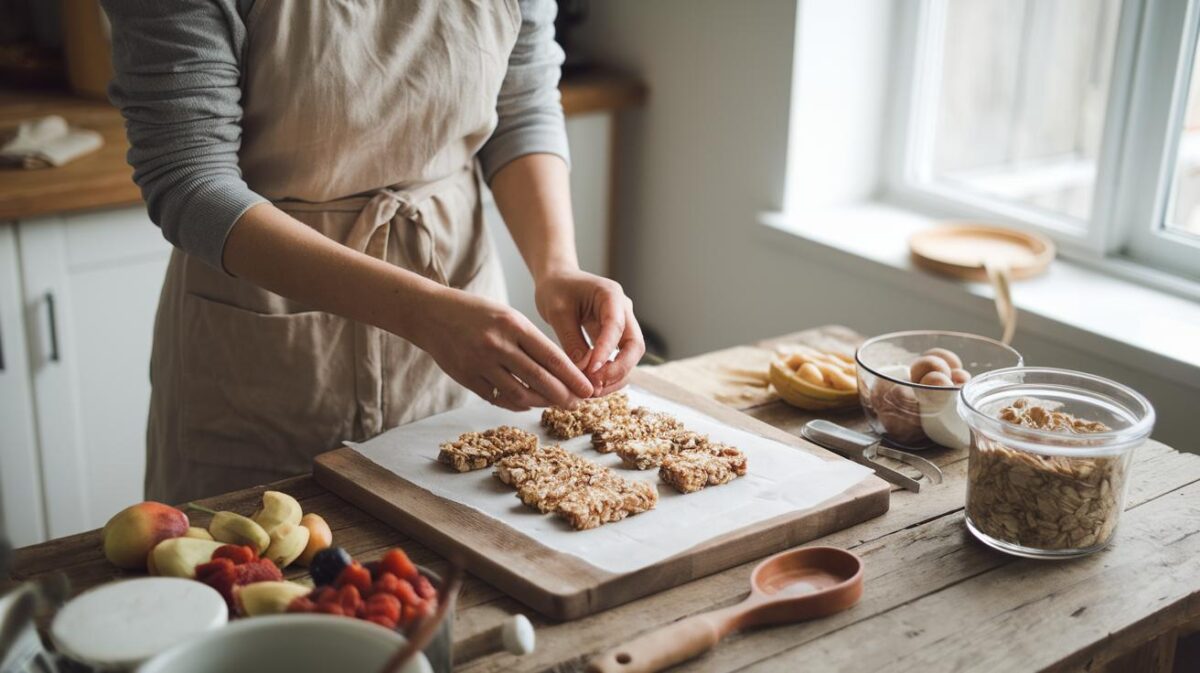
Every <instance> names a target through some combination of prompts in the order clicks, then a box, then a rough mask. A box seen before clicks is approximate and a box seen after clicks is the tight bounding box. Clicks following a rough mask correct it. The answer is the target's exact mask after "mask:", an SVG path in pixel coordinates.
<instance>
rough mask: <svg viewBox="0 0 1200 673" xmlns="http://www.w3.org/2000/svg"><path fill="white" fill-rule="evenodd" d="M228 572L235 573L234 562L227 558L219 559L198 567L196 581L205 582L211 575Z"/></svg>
mask: <svg viewBox="0 0 1200 673" xmlns="http://www.w3.org/2000/svg"><path fill="white" fill-rule="evenodd" d="M226 572H233V561H230V560H229V559H227V558H218V559H215V560H213V561H209V562H208V563H201V564H200V565H198V566H196V579H197V580H199V581H201V582H204V581H205V579H206V578H208V577H209V576H211V575H216V574H218V573H226Z"/></svg>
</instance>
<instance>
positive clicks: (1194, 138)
mask: <svg viewBox="0 0 1200 673" xmlns="http://www.w3.org/2000/svg"><path fill="white" fill-rule="evenodd" d="M1195 58H1197V59H1200V50H1197V52H1196V57H1195ZM1196 66H1197V62H1193V64H1192V81H1191V83H1190V85H1189V87H1188V97H1187V109H1186V110H1185V112H1184V117H1183V128H1182V129H1181V130H1180V133H1179V151H1178V153H1177V154H1176V155H1175V156H1176V159H1175V177H1174V179H1173V180H1172V181H1171V196H1170V201H1169V202H1168V203H1169V204H1170V206H1169V207H1168V209H1167V219H1166V228H1167V229H1169V230H1171V231H1173V232H1175V233H1180V234H1187V235H1191V236H1200V68H1198V67H1196Z"/></svg>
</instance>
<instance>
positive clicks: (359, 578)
mask: <svg viewBox="0 0 1200 673" xmlns="http://www.w3.org/2000/svg"><path fill="white" fill-rule="evenodd" d="M347 584H349V585H351V586H354V587H357V588H358V592H359V594H360V595H361V594H363V593H367V592H369V591H370V590H371V573H370V571H368V570H367V569H366V568H364V567H363V566H362V564H361V563H358V562H355V563H352V564H350V565H348V566H346V567H345V568H343V569H342V572H341V574H339V575H338V578H337V581H335V582H334V583H333V585H334V586H335V587H338V588H339V589H340V588H342V587H344V586H346V585H347Z"/></svg>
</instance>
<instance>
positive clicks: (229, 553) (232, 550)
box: [212, 544, 258, 565]
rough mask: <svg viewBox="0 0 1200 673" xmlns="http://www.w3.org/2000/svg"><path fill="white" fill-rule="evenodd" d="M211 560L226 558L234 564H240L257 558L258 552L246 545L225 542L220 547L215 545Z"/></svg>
mask: <svg viewBox="0 0 1200 673" xmlns="http://www.w3.org/2000/svg"><path fill="white" fill-rule="evenodd" d="M212 558H213V560H214V561H215V560H217V559H219V558H227V559H229V560H230V561H233V564H234V565H242V564H243V563H249V562H251V561H256V560H258V552H255V551H254V549H253V548H251V547H247V546H246V545H238V544H227V545H224V546H222V547H217V550H216V551H214V552H213V554H212Z"/></svg>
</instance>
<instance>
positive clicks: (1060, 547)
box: [958, 367, 1154, 558]
mask: <svg viewBox="0 0 1200 673" xmlns="http://www.w3.org/2000/svg"><path fill="white" fill-rule="evenodd" d="M958 412H959V414H960V415H961V416H962V418H963V420H964V421H966V423H967V426H968V428H969V429H970V433H971V446H970V458H969V463H968V468H967V504H966V518H967V528H968V529H969V530H970V531H971V533H972V534H973V535H975V537H977V538H978V539H979V540H981V541H982V542H983V543H984V544H987V545H989V546H991V547H994V548H996V549H999V550H1001V551H1004V552H1008V553H1010V554H1015V555H1017V556H1025V557H1029V558H1070V557H1074V556H1082V555H1085V554H1090V553H1092V552H1096V551H1099V550H1100V549H1103V548H1104V547H1105V546H1106V545H1107V544H1108V543H1109V542H1110V541H1111V540H1112V536H1113V533H1114V532H1115V531H1116V528H1117V520H1118V519H1119V518H1120V516H1121V510H1122V509H1124V507H1125V493H1126V490H1127V489H1128V486H1129V468H1130V464H1131V462H1132V458H1133V452H1134V450H1135V449H1136V448H1137V447H1138V446H1141V444H1142V443H1144V442H1145V441H1146V438H1147V437H1149V436H1150V431H1151V430H1152V429H1153V427H1154V408H1153V407H1152V406H1151V405H1150V402H1149V401H1148V400H1146V398H1145V397H1143V396H1142V395H1140V394H1138V393H1137V392H1135V391H1134V390H1132V389H1130V388H1128V387H1126V386H1123V385H1121V384H1119V383H1116V382H1114V381H1110V380H1108V379H1104V378H1101V377H1099V376H1092V375H1091V374H1085V373H1082V372H1075V371H1069V370H1065V369H1051V368H1045V367H1021V368H1010V369H999V370H996V371H993V372H988V373H986V374H983V375H981V376H978V377H976V378H973V379H971V380H970V381H969V382H968V383H967V384H966V385H965V386H963V389H962V394H961V395H960V397H959V400H958Z"/></svg>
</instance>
